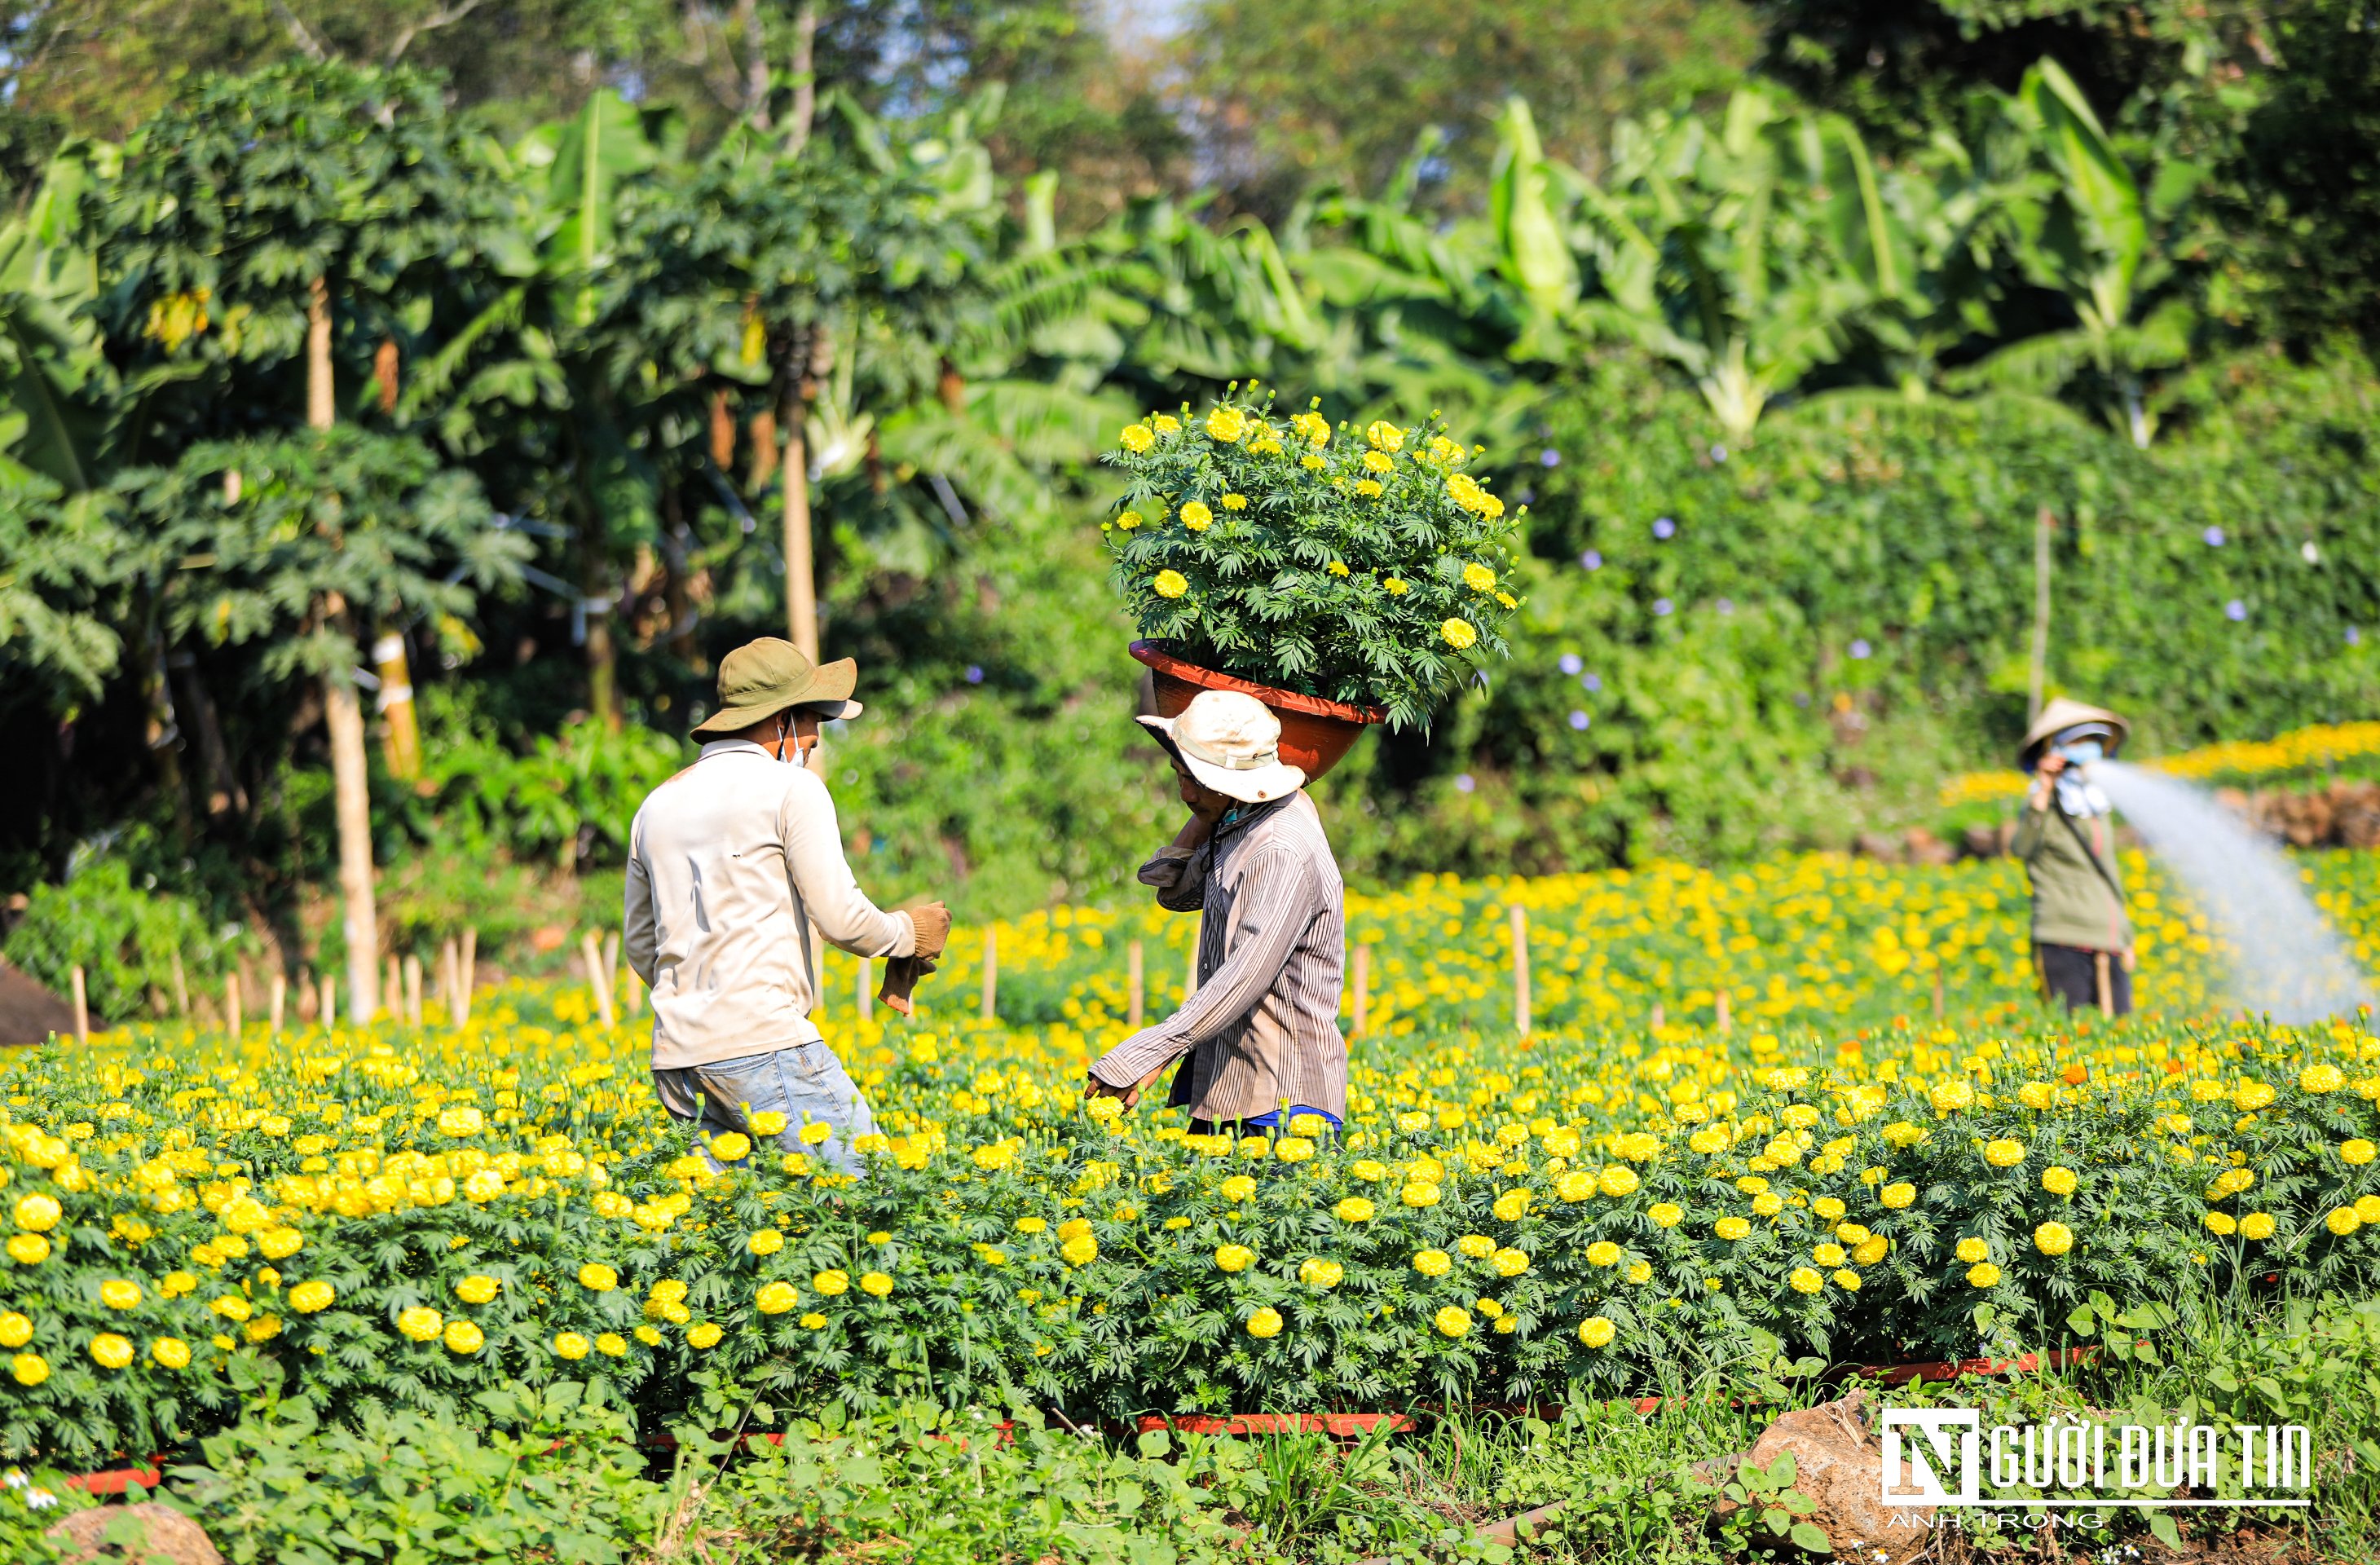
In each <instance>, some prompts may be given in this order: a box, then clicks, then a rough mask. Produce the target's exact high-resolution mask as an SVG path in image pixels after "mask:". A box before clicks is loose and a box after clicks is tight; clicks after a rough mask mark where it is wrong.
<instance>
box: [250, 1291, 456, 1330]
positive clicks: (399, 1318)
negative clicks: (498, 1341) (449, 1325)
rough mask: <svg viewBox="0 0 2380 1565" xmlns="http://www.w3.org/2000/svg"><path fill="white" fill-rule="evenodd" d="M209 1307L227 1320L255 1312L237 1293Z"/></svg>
mask: <svg viewBox="0 0 2380 1565" xmlns="http://www.w3.org/2000/svg"><path fill="white" fill-rule="evenodd" d="M207 1308H209V1309H211V1310H212V1311H213V1312H214V1313H215V1314H217V1315H219V1316H223V1317H224V1318H225V1320H246V1319H247V1318H248V1317H249V1315H251V1314H252V1313H254V1312H253V1310H252V1308H251V1306H250V1305H249V1302H248V1301H247V1300H246V1299H245V1298H243V1297H241V1296H240V1295H239V1294H237V1293H226V1294H225V1295H224V1296H223V1297H222V1298H220V1299H216V1300H214V1301H213V1302H212V1303H210V1304H208V1305H207ZM433 1313H434V1312H433ZM403 1319H404V1317H403V1316H399V1317H398V1320H399V1321H400V1323H401V1322H402V1321H403Z"/></svg>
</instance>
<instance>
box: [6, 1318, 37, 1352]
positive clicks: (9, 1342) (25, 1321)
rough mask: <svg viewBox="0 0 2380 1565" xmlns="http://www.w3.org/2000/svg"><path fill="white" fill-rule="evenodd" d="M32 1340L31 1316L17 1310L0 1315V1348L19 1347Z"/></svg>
mask: <svg viewBox="0 0 2380 1565" xmlns="http://www.w3.org/2000/svg"><path fill="white" fill-rule="evenodd" d="M32 1340H33V1318H32V1316H29V1315H26V1314H24V1313H23V1312H22V1311H19V1310H10V1311H8V1312H7V1313H6V1315H0V1348H21V1347H23V1346H24V1345H25V1344H26V1343H28V1342H30V1341H32Z"/></svg>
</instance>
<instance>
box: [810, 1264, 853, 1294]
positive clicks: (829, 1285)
mask: <svg viewBox="0 0 2380 1565" xmlns="http://www.w3.org/2000/svg"><path fill="white" fill-rule="evenodd" d="M810 1286H811V1287H812V1288H814V1289H816V1290H817V1291H818V1292H820V1294H821V1295H822V1296H824V1297H826V1298H829V1299H832V1298H834V1297H836V1296H837V1295H838V1294H842V1293H847V1292H851V1274H850V1273H848V1272H845V1271H841V1270H833V1271H821V1272H820V1273H818V1274H817V1275H816V1276H814V1277H812V1278H811V1279H810Z"/></svg>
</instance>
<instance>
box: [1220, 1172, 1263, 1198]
mask: <svg viewBox="0 0 2380 1565" xmlns="http://www.w3.org/2000/svg"><path fill="white" fill-rule="evenodd" d="M1220 1191H1221V1194H1222V1197H1223V1199H1224V1200H1226V1201H1245V1200H1246V1199H1247V1198H1248V1197H1249V1196H1251V1195H1255V1194H1256V1193H1257V1182H1256V1180H1255V1178H1254V1177H1252V1176H1251V1175H1248V1174H1233V1176H1232V1177H1231V1178H1229V1179H1227V1180H1225V1181H1223V1183H1222V1184H1221V1185H1220Z"/></svg>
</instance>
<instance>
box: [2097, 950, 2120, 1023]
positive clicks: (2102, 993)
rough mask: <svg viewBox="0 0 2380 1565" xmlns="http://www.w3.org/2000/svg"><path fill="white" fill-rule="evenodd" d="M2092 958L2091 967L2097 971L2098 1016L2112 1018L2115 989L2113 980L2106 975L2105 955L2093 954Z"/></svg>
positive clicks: (2114, 1007) (2114, 1010)
mask: <svg viewBox="0 0 2380 1565" xmlns="http://www.w3.org/2000/svg"><path fill="white" fill-rule="evenodd" d="M2092 956H2093V965H2094V966H2095V967H2096V968H2097V970H2098V978H2099V1014H2100V1015H2102V1016H2113V1015H2114V1014H2115V1013H2116V988H2115V983H2114V980H2112V979H2111V978H2110V977H2108V975H2107V952H2104V951H2101V952H2093V953H2092Z"/></svg>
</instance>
